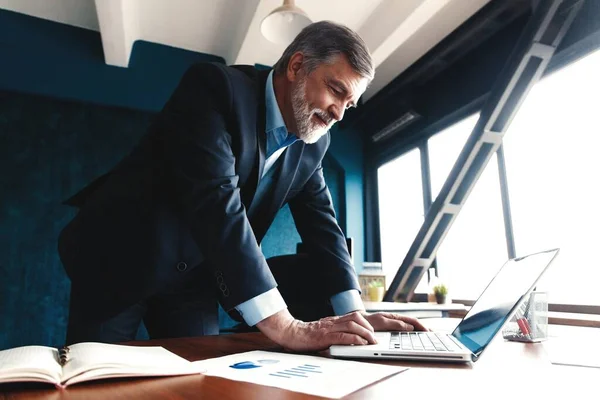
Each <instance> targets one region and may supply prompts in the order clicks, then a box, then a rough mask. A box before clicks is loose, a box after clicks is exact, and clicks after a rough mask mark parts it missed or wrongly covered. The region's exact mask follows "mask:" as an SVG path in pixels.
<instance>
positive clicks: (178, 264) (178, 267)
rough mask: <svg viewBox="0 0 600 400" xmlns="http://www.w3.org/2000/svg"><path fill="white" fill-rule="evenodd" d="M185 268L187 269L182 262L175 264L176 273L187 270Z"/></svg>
mask: <svg viewBox="0 0 600 400" xmlns="http://www.w3.org/2000/svg"><path fill="white" fill-rule="evenodd" d="M187 267H188V266H187V264H186V263H184V262H183V261H179V262H178V263H177V271H179V272H184V271H185V270H186V269H187Z"/></svg>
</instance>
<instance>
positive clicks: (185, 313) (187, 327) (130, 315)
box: [67, 255, 333, 344]
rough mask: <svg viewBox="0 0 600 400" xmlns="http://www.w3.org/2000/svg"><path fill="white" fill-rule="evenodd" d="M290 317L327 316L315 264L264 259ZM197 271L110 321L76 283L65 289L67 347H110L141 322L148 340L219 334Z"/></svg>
mask: <svg viewBox="0 0 600 400" xmlns="http://www.w3.org/2000/svg"><path fill="white" fill-rule="evenodd" d="M267 262H268V263H269V267H270V268H271V271H272V272H273V275H274V276H275V279H276V280H277V283H278V289H279V291H280V292H281V294H282V296H283V298H284V300H285V301H286V303H287V305H288V309H289V310H290V313H291V314H292V315H293V316H294V317H296V318H298V319H301V320H303V321H312V320H316V319H319V318H322V317H324V316H328V315H333V309H332V308H331V305H330V304H329V296H330V294H328V293H327V290H326V288H325V287H322V283H321V282H323V279H321V278H319V277H318V271H315V270H314V268H315V267H314V266H315V265H318V264H316V263H312V262H310V260H309V259H308V256H306V255H290V256H280V257H273V258H270V259H268V260H267ZM205 275H206V274H202V273H197V274H195V275H194V277H193V278H192V279H190V280H188V281H186V282H183V283H182V284H180V285H177V286H175V287H172V288H168V289H165V290H164V291H162V292H160V293H158V294H156V295H154V296H152V297H150V298H147V299H143V300H141V301H140V302H138V303H136V304H134V305H132V306H130V307H128V308H127V309H125V310H123V311H121V312H120V313H119V314H117V315H115V316H113V317H111V318H108V319H106V318H100V317H97V316H95V315H94V314H93V313H91V312H90V310H91V307H89V305H88V301H89V299H87V298H86V293H85V291H84V290H80V288H78V287H77V285H76V284H73V285H72V287H71V299H70V306H69V323H68V327H67V344H72V343H80V342H91V341H93V342H105V343H116V342H125V341H130V340H134V339H135V337H136V333H137V331H138V329H139V327H140V324H141V322H142V321H143V322H144V325H145V326H146V329H147V330H148V334H149V336H150V338H151V339H163V338H175V337H190V336H204V335H218V334H219V318H218V306H217V296H216V294H215V288H214V287H213V286H212V280H211V279H210V278H209V277H208V276H205Z"/></svg>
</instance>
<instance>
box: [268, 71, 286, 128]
mask: <svg viewBox="0 0 600 400" xmlns="http://www.w3.org/2000/svg"><path fill="white" fill-rule="evenodd" d="M265 106H266V109H267V120H266V124H265V130H266V131H267V132H269V131H272V130H274V129H277V128H284V129H285V133H286V136H287V128H286V127H285V122H284V121H283V115H281V110H279V105H277V99H276V98H275V90H274V89H273V70H271V72H269V76H268V78H267V87H266V89H265Z"/></svg>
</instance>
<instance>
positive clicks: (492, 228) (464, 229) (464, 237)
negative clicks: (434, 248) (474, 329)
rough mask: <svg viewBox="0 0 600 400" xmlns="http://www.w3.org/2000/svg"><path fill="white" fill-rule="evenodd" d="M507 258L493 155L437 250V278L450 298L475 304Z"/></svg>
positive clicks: (495, 161)
mask: <svg viewBox="0 0 600 400" xmlns="http://www.w3.org/2000/svg"><path fill="white" fill-rule="evenodd" d="M507 258H508V252H507V250H506V237H505V231H504V217H503V214H502V197H501V195H500V181H499V179H498V163H497V160H496V155H495V154H494V156H493V157H492V158H491V159H490V161H489V162H488V164H487V167H486V168H485V170H484V171H483V173H482V174H481V176H480V177H479V180H478V181H477V183H476V184H475V187H474V188H473V191H472V192H471V194H470V195H469V197H468V199H467V201H466V203H465V204H464V205H463V208H462V210H461V211H460V213H459V214H458V216H457V217H456V221H454V224H453V225H452V227H451V228H450V231H449V232H448V234H447V236H446V238H445V239H444V241H443V242H442V244H441V245H440V248H439V249H438V253H437V260H438V275H439V277H440V279H441V280H442V281H443V282H446V283H447V284H448V288H449V292H451V293H450V296H451V297H452V298H455V299H473V300H474V299H476V298H477V297H479V295H480V294H481V292H482V291H483V289H485V287H486V286H487V284H488V283H489V282H490V280H491V279H492V277H493V276H494V275H495V274H496V272H498V270H499V269H500V267H501V266H502V264H504V262H505V261H506V260H507Z"/></svg>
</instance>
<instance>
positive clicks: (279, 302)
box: [235, 71, 365, 326]
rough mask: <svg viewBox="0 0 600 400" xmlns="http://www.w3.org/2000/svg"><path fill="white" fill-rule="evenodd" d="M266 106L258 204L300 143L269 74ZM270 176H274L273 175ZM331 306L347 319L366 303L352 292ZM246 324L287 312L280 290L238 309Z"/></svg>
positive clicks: (335, 297)
mask: <svg viewBox="0 0 600 400" xmlns="http://www.w3.org/2000/svg"><path fill="white" fill-rule="evenodd" d="M265 106H266V111H267V115H266V120H265V131H266V138H267V141H266V146H267V148H266V160H265V166H264V170H263V173H262V176H261V181H262V183H263V185H261V182H259V184H258V188H257V193H256V196H255V199H254V201H257V202H259V201H260V200H261V197H262V195H263V194H264V192H265V185H267V183H270V182H271V179H263V178H265V176H267V174H269V172H272V171H273V166H274V165H275V163H276V162H277V160H278V159H279V157H280V156H281V154H282V153H283V152H284V151H285V149H287V148H288V146H290V145H292V144H294V143H295V142H296V141H297V140H299V139H298V138H297V137H296V135H294V134H293V133H290V132H288V130H287V128H286V126H285V122H284V121H283V116H282V115H281V111H280V110H279V105H278V104H277V99H276V98H275V91H274V89H273V71H271V72H270V73H269V77H268V78H267V85H266V88H265ZM269 175H270V174H269ZM331 305H332V307H333V311H334V312H335V314H336V315H343V314H346V313H349V312H351V311H356V310H364V309H365V308H364V305H363V302H362V300H361V298H360V295H359V293H358V290H355V289H351V290H346V291H344V292H340V293H337V294H335V295H333V296H332V297H331ZM235 308H236V310H237V311H238V312H239V313H240V315H241V316H242V317H243V318H244V321H246V323H247V324H248V325H249V326H254V325H256V324H257V323H259V322H260V321H262V320H263V319H265V318H267V317H270V316H271V315H273V314H275V313H277V312H279V311H281V310H283V309H285V308H287V305H286V304H285V301H284V300H283V297H281V294H280V293H279V290H278V289H277V288H273V289H271V290H269V291H267V292H265V293H262V294H259V295H258V296H256V297H253V298H251V299H250V300H247V301H245V302H243V303H242V304H239V305H238V306H236V307H235Z"/></svg>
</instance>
